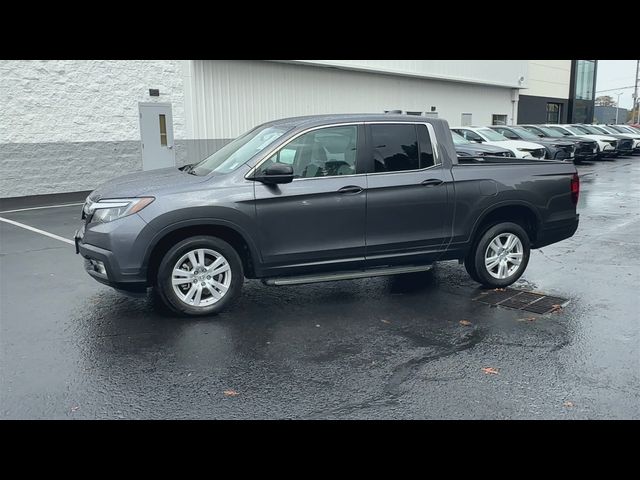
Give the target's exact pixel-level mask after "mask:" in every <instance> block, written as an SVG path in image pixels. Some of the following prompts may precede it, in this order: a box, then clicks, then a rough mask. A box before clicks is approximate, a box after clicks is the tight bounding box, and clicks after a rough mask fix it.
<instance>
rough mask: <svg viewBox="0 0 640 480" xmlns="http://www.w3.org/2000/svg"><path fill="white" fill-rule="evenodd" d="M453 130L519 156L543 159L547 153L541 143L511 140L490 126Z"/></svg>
mask: <svg viewBox="0 0 640 480" xmlns="http://www.w3.org/2000/svg"><path fill="white" fill-rule="evenodd" d="M451 130H452V131H453V132H455V133H457V134H459V135H461V136H462V137H464V138H465V139H467V140H469V141H471V142H476V143H483V144H486V145H495V146H497V147H502V148H506V149H508V150H511V151H512V152H513V154H514V155H515V156H516V157H518V158H534V159H537V160H542V159H543V158H544V157H545V155H546V154H547V149H546V148H544V147H543V146H542V145H540V144H539V143H532V142H523V141H522V140H509V139H508V138H507V137H505V136H504V135H501V134H499V133H498V132H496V131H494V130H491V129H490V128H488V127H453V128H452V129H451Z"/></svg>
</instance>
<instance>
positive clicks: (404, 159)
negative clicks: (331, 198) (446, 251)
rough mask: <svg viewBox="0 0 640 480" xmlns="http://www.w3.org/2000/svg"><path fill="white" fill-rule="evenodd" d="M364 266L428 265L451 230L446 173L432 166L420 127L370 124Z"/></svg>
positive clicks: (427, 136)
mask: <svg viewBox="0 0 640 480" xmlns="http://www.w3.org/2000/svg"><path fill="white" fill-rule="evenodd" d="M368 129H369V132H368V134H369V138H370V142H369V143H370V146H371V158H372V160H373V163H374V165H373V168H372V170H373V172H372V173H370V174H368V175H367V221H366V239H367V248H366V258H367V263H366V265H367V267H375V266H380V265H387V264H390V263H391V264H399V263H414V262H423V261H425V262H426V261H431V260H433V259H435V258H436V257H437V255H438V251H439V250H440V249H441V248H442V244H443V242H444V241H445V240H446V238H447V235H448V232H450V231H451V219H452V218H453V214H452V212H450V211H449V204H448V194H447V189H448V186H449V185H450V184H451V182H452V177H451V172H450V171H449V170H448V169H445V168H443V166H442V164H441V163H439V162H438V159H437V154H436V153H435V152H434V151H433V150H434V149H433V147H432V142H431V134H430V132H429V131H428V128H427V127H426V126H425V125H417V126H416V125H412V124H380V125H370V126H369V127H368Z"/></svg>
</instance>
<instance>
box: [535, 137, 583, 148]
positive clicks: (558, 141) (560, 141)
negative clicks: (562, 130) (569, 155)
mask: <svg viewBox="0 0 640 480" xmlns="http://www.w3.org/2000/svg"><path fill="white" fill-rule="evenodd" d="M536 143H540V145H560V146H562V147H570V146H572V145H575V144H576V140H573V141H572V140H568V139H566V138H549V137H546V138H545V137H542V138H540V140H536Z"/></svg>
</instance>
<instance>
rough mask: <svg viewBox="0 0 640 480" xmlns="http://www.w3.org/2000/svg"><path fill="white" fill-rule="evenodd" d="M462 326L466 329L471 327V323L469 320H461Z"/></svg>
mask: <svg viewBox="0 0 640 480" xmlns="http://www.w3.org/2000/svg"><path fill="white" fill-rule="evenodd" d="M459 323H460V325H464V326H465V327H468V326H469V325H471V322H470V321H469V320H460V322H459Z"/></svg>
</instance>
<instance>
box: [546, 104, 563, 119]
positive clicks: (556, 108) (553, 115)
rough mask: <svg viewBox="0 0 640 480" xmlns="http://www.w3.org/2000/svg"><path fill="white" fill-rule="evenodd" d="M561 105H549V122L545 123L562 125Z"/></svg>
mask: <svg viewBox="0 0 640 480" xmlns="http://www.w3.org/2000/svg"><path fill="white" fill-rule="evenodd" d="M561 112H562V104H561V103H547V121H546V122H545V123H560V113H561Z"/></svg>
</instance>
